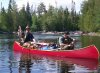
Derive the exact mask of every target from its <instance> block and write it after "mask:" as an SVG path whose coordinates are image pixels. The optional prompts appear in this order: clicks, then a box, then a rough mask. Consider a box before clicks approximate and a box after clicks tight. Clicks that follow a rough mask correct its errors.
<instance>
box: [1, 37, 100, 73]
mask: <svg viewBox="0 0 100 73" xmlns="http://www.w3.org/2000/svg"><path fill="white" fill-rule="evenodd" d="M36 36H37V35H35V37H36ZM41 36H42V37H45V36H46V41H48V42H50V41H57V38H58V37H59V36H58V35H57V36H55V35H53V36H52V37H51V35H49V36H47V35H39V36H38V37H37V40H39V39H40V40H45V39H43V38H42V37H41ZM39 37H41V38H39ZM53 37H54V38H53ZM52 38H53V39H52ZM73 38H75V39H76V40H77V41H76V43H75V44H76V45H75V47H76V48H80V47H83V46H87V45H90V44H95V45H96V46H97V47H98V48H100V45H99V44H98V43H99V42H100V41H99V40H97V39H100V37H98V38H97V37H96V38H94V37H93V38H92V37H73ZM16 39H17V38H16V36H13V35H10V36H4V35H0V73H90V72H94V73H97V72H98V73H99V67H98V61H94V60H83V59H70V58H55V57H43V56H36V55H35V56H34V55H30V54H24V53H15V52H13V48H12V45H13V42H14V40H16ZM51 39H52V40H51ZM91 40H92V41H91ZM96 40H97V41H96ZM89 41H91V42H90V43H89Z"/></svg>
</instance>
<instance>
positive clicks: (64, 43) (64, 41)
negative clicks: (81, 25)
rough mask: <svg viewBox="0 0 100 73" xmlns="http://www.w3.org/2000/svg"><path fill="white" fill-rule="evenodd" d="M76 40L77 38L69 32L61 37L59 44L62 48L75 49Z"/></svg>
mask: <svg viewBox="0 0 100 73" xmlns="http://www.w3.org/2000/svg"><path fill="white" fill-rule="evenodd" d="M74 41H75V39H72V38H71V37H69V32H66V33H64V35H63V36H61V37H60V38H59V45H60V48H61V50H71V49H74Z"/></svg>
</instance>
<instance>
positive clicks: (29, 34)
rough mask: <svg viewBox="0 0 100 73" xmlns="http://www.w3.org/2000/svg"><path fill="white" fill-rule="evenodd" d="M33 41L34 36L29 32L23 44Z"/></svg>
mask: <svg viewBox="0 0 100 73" xmlns="http://www.w3.org/2000/svg"><path fill="white" fill-rule="evenodd" d="M33 39H34V36H33V35H32V34H31V33H30V32H29V33H27V35H26V38H25V40H24V42H29V41H33Z"/></svg>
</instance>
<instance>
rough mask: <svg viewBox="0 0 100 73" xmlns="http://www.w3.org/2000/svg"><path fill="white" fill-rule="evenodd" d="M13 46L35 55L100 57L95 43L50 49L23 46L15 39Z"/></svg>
mask: <svg viewBox="0 0 100 73" xmlns="http://www.w3.org/2000/svg"><path fill="white" fill-rule="evenodd" d="M13 48H14V51H19V52H25V53H30V54H34V55H46V56H53V57H54V56H55V57H64V58H84V59H99V51H98V49H97V48H96V47H95V46H94V45H90V46H87V47H84V48H81V49H76V50H63V51H48V50H36V49H29V48H25V47H22V46H21V45H20V43H19V42H17V41H15V42H14V44H13Z"/></svg>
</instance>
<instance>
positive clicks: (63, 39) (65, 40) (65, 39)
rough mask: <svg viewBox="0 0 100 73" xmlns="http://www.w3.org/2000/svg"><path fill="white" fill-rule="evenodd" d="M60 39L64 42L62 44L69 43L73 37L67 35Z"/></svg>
mask: <svg viewBox="0 0 100 73" xmlns="http://www.w3.org/2000/svg"><path fill="white" fill-rule="evenodd" d="M61 41H62V43H64V44H70V43H71V42H72V41H73V39H72V38H70V37H67V38H64V37H62V38H61Z"/></svg>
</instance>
